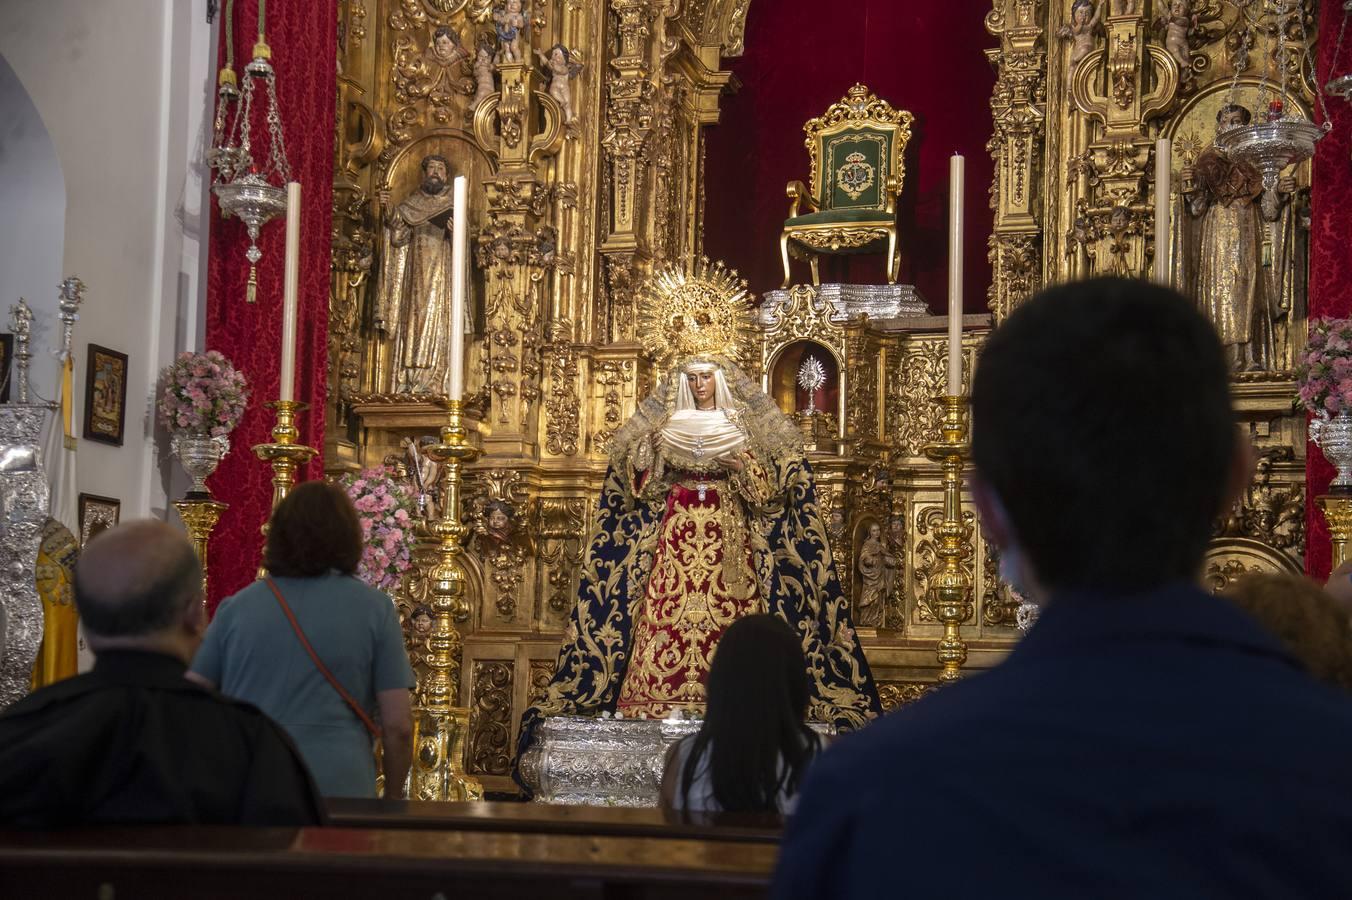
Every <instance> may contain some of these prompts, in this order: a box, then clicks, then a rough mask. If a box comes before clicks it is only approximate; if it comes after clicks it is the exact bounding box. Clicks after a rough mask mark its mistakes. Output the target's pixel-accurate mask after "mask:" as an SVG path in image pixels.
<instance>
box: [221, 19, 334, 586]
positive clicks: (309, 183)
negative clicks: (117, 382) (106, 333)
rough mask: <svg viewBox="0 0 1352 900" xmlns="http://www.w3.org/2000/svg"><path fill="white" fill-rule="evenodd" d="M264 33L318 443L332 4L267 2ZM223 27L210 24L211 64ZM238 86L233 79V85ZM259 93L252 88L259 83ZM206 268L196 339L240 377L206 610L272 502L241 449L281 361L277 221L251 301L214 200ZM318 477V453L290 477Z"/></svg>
mask: <svg viewBox="0 0 1352 900" xmlns="http://www.w3.org/2000/svg"><path fill="white" fill-rule="evenodd" d="M233 24H234V39H235V40H234V44H235V68H236V71H237V72H238V73H239V76H240V77H241V78H243V77H245V76H244V74H243V68H244V65H245V64H246V63H247V62H248V61H249V59H250V58H251V54H252V48H253V45H254V42H255V40H256V39H257V34H258V0H237V2H236V3H235V6H234V23H233ZM265 24H266V29H267V30H266V37H267V41H268V44H269V45H270V46H271V47H272V63H273V66H274V67H275V69H276V71H277V102H278V106H279V107H280V109H281V116H282V133H283V137H284V139H285V142H286V153H287V158H288V159H289V161H290V164H291V171H292V178H294V179H295V180H297V181H299V182H300V183H301V189H302V195H301V206H302V210H301V247H300V320H299V327H298V329H297V331H298V335H297V347H296V399H297V400H300V401H303V402H305V403H308V404H309V409H308V410H307V411H306V412H305V413H303V414H302V415H301V416H300V418H299V426H300V439H301V441H302V442H303V443H306V444H308V445H310V446H311V447H316V448H322V447H323V443H324V402H325V395H326V387H327V383H328V349H327V344H328V340H327V331H328V295H329V253H330V250H329V227H330V224H331V221H332V206H331V203H332V199H331V198H332V193H333V129H334V104H335V91H336V85H337V72H336V65H335V62H336V59H337V39H338V31H337V29H338V23H337V4H336V3H334V2H332V0H329V2H318V0H304V2H299V0H292V2H286V3H281V2H273V3H270V4H268V6H267V21H266V23H265ZM225 33H226V29H225V28H224V27H222V28H221V34H222V38H221V50H220V55H221V59H222V61H223V60H224V58H225V49H224V48H225ZM241 83H242V82H241ZM259 87H260V88H261V87H262V86H261V85H259ZM262 94H263V92H262V91H261V90H259V91H258V92H257V93H256V94H255V103H254V106H255V112H256V113H258V115H257V116H256V118H255V121H254V123H253V144H254V152H255V153H256V154H258V153H264V152H266V148H267V146H268V136H267V126H266V124H265V123H264V121H263V119H262V111H260V110H259V109H258V107H260V106H263V107H265V106H266V103H265V101H264V99H263V97H262ZM213 207H214V212H213V219H212V224H211V251H210V252H211V255H210V259H209V263H208V276H207V277H208V283H207V327H206V343H207V347H208V348H209V349H212V350H219V351H221V352H222V353H224V354H225V355H226V356H227V357H228V358H229V359H230V360H231V361H232V362H233V363H234V364H235V366H236V367H238V368H240V369H241V370H243V372H244V373H245V375H246V376H247V377H248V379H249V386H250V399H249V408H248V411H247V412H246V413H245V414H244V420H243V421H242V422H241V423H240V425H239V427H238V428H236V429H235V432H234V434H232V435H231V437H230V442H231V452H230V454H229V455H228V456H226V458H225V460H224V461H223V462H222V463H221V467H220V469H218V470H217V472H216V474H215V475H214V476H213V477H212V479H211V488H212V491H213V493H214V494H215V496H216V498H217V499H218V500H221V501H223V502H225V503H228V504H229V505H230V508H229V509H228V510H226V511H225V513H224V515H222V516H221V521H220V524H219V525H218V526H217V528H216V532H215V535H214V537H213V539H212V542H211V554H210V568H211V592H210V593H211V596H210V605H211V608H212V609H213V610H214V609H215V607H216V605H217V604H218V603H219V602H220V600H221V599H222V598H223V597H227V596H229V595H230V594H232V593H234V592H235V591H238V590H239V589H240V588H242V587H244V586H245V585H246V584H248V583H249V582H250V581H251V580H253V578H254V576H255V573H256V571H257V568H258V561H259V558H260V555H261V549H262V543H261V542H262V536H261V534H260V531H259V529H260V527H261V526H262V525H263V523H264V522H265V521H266V520H267V517H268V514H269V512H270V511H271V504H272V485H271V479H272V470H271V468H270V467H269V466H268V465H267V464H266V463H264V462H262V461H261V460H259V459H258V458H257V457H256V456H254V454H253V451H252V449H251V448H252V447H253V445H255V444H260V443H266V442H268V441H269V440H270V433H271V430H272V425H273V423H274V416H273V412H272V410H270V409H266V408H264V406H263V404H264V403H267V402H269V401H272V400H276V399H277V390H278V381H279V378H280V364H281V328H282V264H283V256H284V254H285V224H284V222H283V221H282V219H281V218H278V219H275V220H273V221H272V222H270V223H268V224H267V225H265V226H264V227H263V233H262V235H261V237H260V238H259V241H258V246H259V248H260V249H261V250H262V251H263V258H262V260H261V261H260V262H259V264H258V300H257V303H254V304H249V303H246V302H245V285H246V284H247V282H248V277H249V263H248V260H246V259H245V257H244V252H245V250H246V249H247V248H248V245H249V244H248V236H247V235H246V234H245V231H244V226H243V225H242V224H240V222H239V221H238V220H237V219H233V218H231V219H222V218H221V216H220V208H219V206H217V205H216V203H215V200H214V198H213ZM322 474H323V460H322V459H320V458H319V457H316V458H315V460H314V461H313V462H312V463H311V464H310V465H309V466H308V467H307V468H306V469H304V470H303V471H302V473H301V479H302V480H305V479H309V478H318V477H320V476H321V475H322Z"/></svg>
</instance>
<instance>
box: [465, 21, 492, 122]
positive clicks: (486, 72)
mask: <svg viewBox="0 0 1352 900" xmlns="http://www.w3.org/2000/svg"><path fill="white" fill-rule="evenodd" d="M497 89H498V88H497V85H496V84H494V83H493V39H492V38H491V37H490V36H488V35H486V34H485V35H482V36H481V37H480V38H479V46H478V47H477V48H476V49H475V51H474V98H473V99H472V100H470V101H469V106H470V109H473V108H475V107H476V106H478V105H479V104H480V103H482V102H484V101H485V100H487V99H488V98H489V97H491V96H493V93H494V92H495V91H497Z"/></svg>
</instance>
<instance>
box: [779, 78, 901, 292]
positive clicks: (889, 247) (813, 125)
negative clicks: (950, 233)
mask: <svg viewBox="0 0 1352 900" xmlns="http://www.w3.org/2000/svg"><path fill="white" fill-rule="evenodd" d="M913 118H914V117H913V116H912V115H911V114H910V113H909V112H907V111H906V110H904V109H893V108H892V105H891V104H889V103H888V102H887V101H886V100H880V99H879V98H877V97H875V96H873V93H872V92H871V91H870V90H869V89H868V88H867V87H865V86H864V85H862V84H856V85H855V86H854V87H852V88H850V90H849V93H847V94H846V95H845V96H844V98H842V99H841V101H840V102H839V103H836V104H833V105H832V106H831V108H830V109H828V110H827V111H826V114H825V115H823V116H820V117H819V118H816V119H812V120H811V121H809V122H808V123H807V124H806V125H804V126H803V131H804V132H805V133H806V135H807V139H806V140H805V141H804V143H805V144H806V145H807V153H808V157H809V159H810V160H811V163H812V168H811V175H810V177H809V179H808V181H809V183H810V184H811V185H812V189H811V191H809V190H808V188H807V187H806V186H805V185H804V184H803V183H802V182H801V181H790V182H789V184H788V187H787V188H786V189H785V191H786V193H787V194H788V197H789V200H791V201H792V202H791V204H790V205H789V218H788V219H787V220H786V221H785V222H784V231H783V232H782V233H781V234H780V237H779V251H780V255H781V256H783V258H784V287H788V286H789V282H790V279H791V276H790V274H789V256H790V255H793V256H797V257H799V258H800V259H804V258H805V259H807V260H808V261H809V263H810V264H811V266H812V283H813V284H820V283H821V281H820V278H819V277H818V273H817V260H818V257H819V256H820V255H821V254H823V253H878V252H885V253H886V254H887V283H888V284H896V283H897V267H898V265H899V263H900V261H901V256H900V253H899V252H898V249H897V197H898V196H900V194H901V185H902V178H903V176H904V175H905V170H904V164H903V162H902V160H903V157H904V156H905V154H906V144H907V142H908V141H910V139H911V121H912V119H913ZM804 206H806V208H807V209H806V211H804V210H803V207H804Z"/></svg>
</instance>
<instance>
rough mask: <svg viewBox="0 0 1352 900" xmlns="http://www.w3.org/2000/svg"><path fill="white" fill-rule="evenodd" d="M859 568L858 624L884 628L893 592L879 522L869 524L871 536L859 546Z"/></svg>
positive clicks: (856, 607) (856, 619) (861, 626)
mask: <svg viewBox="0 0 1352 900" xmlns="http://www.w3.org/2000/svg"><path fill="white" fill-rule="evenodd" d="M855 567H856V568H857V569H858V571H859V596H858V598H857V599H856V600H855V602H854V616H855V624H856V625H858V626H859V627H860V628H881V627H882V624H883V619H884V618H885V616H884V612H885V611H886V608H887V600H888V597H889V595H890V594H891V590H890V587H891V586H890V585H889V583H888V581H889V577H888V576H889V574H890V573H891V571H892V568H891V567H889V566H888V559H887V547H886V546H885V545H884V544H883V529H882V526H881V525H879V524H878V523H877V522H874V523H873V524H872V525H870V526H869V527H868V537H866V538H865V539H864V543H863V544H861V545H860V547H859V557H858V560H857V561H856V563H855Z"/></svg>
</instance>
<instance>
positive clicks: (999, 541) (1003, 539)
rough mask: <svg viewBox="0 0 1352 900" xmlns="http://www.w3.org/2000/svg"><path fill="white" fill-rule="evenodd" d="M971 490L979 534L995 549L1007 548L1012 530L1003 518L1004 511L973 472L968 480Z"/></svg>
mask: <svg viewBox="0 0 1352 900" xmlns="http://www.w3.org/2000/svg"><path fill="white" fill-rule="evenodd" d="M968 484H969V485H970V486H971V490H972V502H973V503H975V504H976V511H977V515H979V516H981V533H982V535H984V536H985V537H987V538H989V539H990V541H991V543H993V544H995V546H996V547H1008V546H1009V544H1010V539H1011V535H1012V533H1013V529H1012V528H1011V527H1010V524H1009V522H1008V520H1006V518H1005V509H1004V506H1003V505H1001V503H1000V501H999V499H998V498H997V497H996V496H995V491H994V490H992V489H991V487H990V485H988V484H986V482H985V481H984V480H983V479H982V478H981V476H980V475H979V474H977V473H976V472H973V473H972V474H971V476H970V477H969V479H968Z"/></svg>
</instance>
